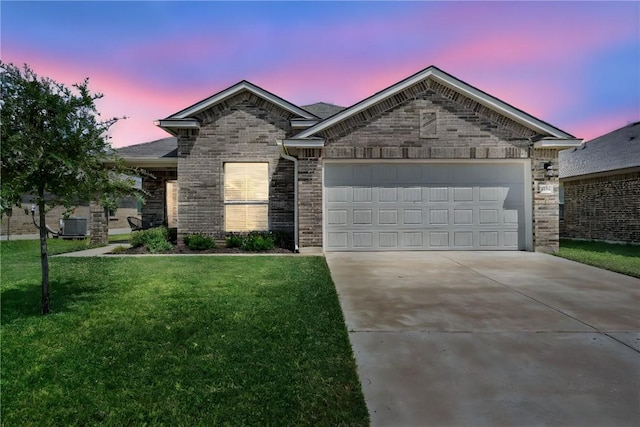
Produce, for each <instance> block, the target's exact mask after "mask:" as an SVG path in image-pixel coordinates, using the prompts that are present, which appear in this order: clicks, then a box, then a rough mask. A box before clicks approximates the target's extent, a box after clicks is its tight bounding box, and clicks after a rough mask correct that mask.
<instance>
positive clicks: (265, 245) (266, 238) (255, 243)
mask: <svg viewBox="0 0 640 427" xmlns="http://www.w3.org/2000/svg"><path fill="white" fill-rule="evenodd" d="M274 247H275V239H274V237H273V235H272V234H271V233H269V232H267V231H252V232H251V233H249V235H248V236H247V237H246V238H245V239H244V241H243V242H242V249H243V250H245V251H251V252H260V251H268V250H270V249H273V248H274Z"/></svg>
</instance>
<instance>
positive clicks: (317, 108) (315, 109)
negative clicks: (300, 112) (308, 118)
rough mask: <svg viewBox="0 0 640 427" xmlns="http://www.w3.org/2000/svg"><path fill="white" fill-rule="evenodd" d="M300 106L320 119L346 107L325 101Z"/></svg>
mask: <svg viewBox="0 0 640 427" xmlns="http://www.w3.org/2000/svg"><path fill="white" fill-rule="evenodd" d="M301 107H302V108H304V109H305V110H307V111H308V112H310V113H311V114H315V115H316V116H317V117H319V118H321V119H326V118H328V117H331V116H333V115H334V114H337V113H339V112H340V111H342V110H344V109H345V108H346V107H341V106H339V105H335V104H329V103H327V102H316V103H315V104H310V105H302V106H301Z"/></svg>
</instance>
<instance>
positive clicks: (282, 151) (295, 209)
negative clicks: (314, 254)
mask: <svg viewBox="0 0 640 427" xmlns="http://www.w3.org/2000/svg"><path fill="white" fill-rule="evenodd" d="M276 144H277V145H278V146H279V147H280V156H282V158H283V159H286V160H290V161H292V162H293V244H294V250H295V252H296V253H298V252H300V247H299V246H298V243H299V239H298V159H297V158H295V157H293V156H290V155H289V154H288V153H287V147H285V146H284V144H283V143H282V140H277V141H276Z"/></svg>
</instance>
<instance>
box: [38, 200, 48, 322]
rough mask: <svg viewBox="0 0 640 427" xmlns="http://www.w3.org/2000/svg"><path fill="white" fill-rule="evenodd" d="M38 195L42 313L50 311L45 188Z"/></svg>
mask: <svg viewBox="0 0 640 427" xmlns="http://www.w3.org/2000/svg"><path fill="white" fill-rule="evenodd" d="M38 196H39V197H40V201H39V202H38V211H39V213H40V264H41V265H42V305H41V312H42V314H48V313H49V256H48V254H47V218H46V216H45V211H44V209H45V205H44V190H42V191H40V192H39V194H38Z"/></svg>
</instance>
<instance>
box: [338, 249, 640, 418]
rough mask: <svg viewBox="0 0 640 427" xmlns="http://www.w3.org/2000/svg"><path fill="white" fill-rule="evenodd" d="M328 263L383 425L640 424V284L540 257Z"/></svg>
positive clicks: (414, 255) (387, 257)
mask: <svg viewBox="0 0 640 427" xmlns="http://www.w3.org/2000/svg"><path fill="white" fill-rule="evenodd" d="M326 259H327V262H328V264H329V268H330V270H331V275H332V277H333V280H334V282H335V284H336V288H337V290H338V294H339V296H340V303H341V305H342V309H343V312H344V315H345V320H346V323H347V327H348V329H349V338H350V340H351V344H352V346H353V350H354V354H355V357H356V361H357V364H358V371H359V375H360V381H361V382H362V386H363V390H364V395H365V399H366V401H367V406H368V408H369V413H370V415H371V421H372V423H371V424H372V425H373V426H398V427H399V426H551V425H554V426H555V425H562V426H580V427H583V426H625V425H628V426H637V425H640V280H638V279H634V278H631V277H628V276H624V275H620V274H616V273H611V272H608V271H605V270H601V269H598V268H594V267H589V266H585V265H582V264H578V263H574V262H571V261H567V260H564V259H561V258H557V257H554V256H551V255H545V254H539V253H529V252H377V253H329V254H327V255H326Z"/></svg>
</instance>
